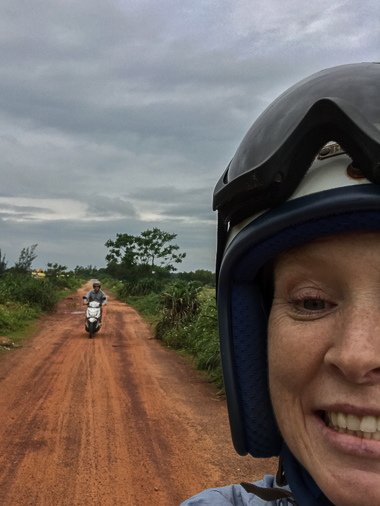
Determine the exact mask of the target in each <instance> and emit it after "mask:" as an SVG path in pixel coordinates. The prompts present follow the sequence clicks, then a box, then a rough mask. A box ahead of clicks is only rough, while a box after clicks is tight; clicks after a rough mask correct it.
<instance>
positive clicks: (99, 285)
mask: <svg viewBox="0 0 380 506" xmlns="http://www.w3.org/2000/svg"><path fill="white" fill-rule="evenodd" d="M96 286H98V287H99V288H101V287H102V284H101V282H100V281H94V282H93V283H92V288H95V287H96Z"/></svg>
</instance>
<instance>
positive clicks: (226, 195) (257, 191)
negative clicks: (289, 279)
mask: <svg viewBox="0 0 380 506" xmlns="http://www.w3.org/2000/svg"><path fill="white" fill-rule="evenodd" d="M379 183H380V64H378V63H360V64H351V65H343V66H339V67H334V68H331V69H327V70H324V71H322V72H319V73H317V74H315V75H313V76H311V77H309V78H307V79H305V80H303V81H301V82H300V83H298V84H296V85H295V86H293V87H292V88H290V89H289V90H288V91H286V92H285V93H284V94H282V95H281V96H280V97H279V98H278V99H277V100H275V101H274V102H273V104H272V105H270V106H269V107H268V108H267V109H266V111H264V113H263V114H262V115H261V116H260V117H259V118H258V120H257V121H256V122H255V123H254V124H253V126H252V127H251V128H250V130H249V131H248V133H247V135H246V136H245V138H244V139H243V141H242V143H241V145H240V146H239V148H238V150H237V152H236V154H235V156H234V158H233V159H232V161H231V162H230V164H229V166H228V167H227V169H226V171H225V172H224V174H223V176H222V177H221V179H220V180H219V182H218V184H217V185H216V188H215V192H214V209H216V210H217V211H218V222H219V223H218V251H217V276H218V279H217V281H218V315H219V316H218V317H219V329H220V345H221V354H222V365H223V376H224V382H225V389H226V396H227V404H228V411H229V418H230V425H231V432H232V438H233V442H234V445H235V449H236V451H237V452H238V453H240V454H241V455H245V454H246V453H250V454H252V455H253V456H254V457H270V456H274V455H278V454H279V452H280V449H281V444H282V439H281V436H280V434H279V431H278V429H277V424H276V421H275V418H274V415H273V411H272V408H271V401H270V395H269V389H268V378H267V377H268V370H267V356H266V348H267V321H268V314H269V311H270V304H271V296H272V294H271V293H270V290H271V286H270V283H268V280H267V279H266V270H267V269H266V267H265V266H267V265H268V262H270V260H271V259H272V258H274V257H275V256H276V255H278V254H279V253H281V252H282V251H284V250H286V249H290V248H292V247H295V246H297V245H299V244H302V243H305V242H308V241H311V240H313V239H316V238H318V237H321V236H326V235H331V234H336V233H342V232H349V231H357V230H380V186H379ZM286 358H287V359H289V358H291V357H284V359H286Z"/></svg>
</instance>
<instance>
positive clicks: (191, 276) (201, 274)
mask: <svg viewBox="0 0 380 506" xmlns="http://www.w3.org/2000/svg"><path fill="white" fill-rule="evenodd" d="M175 276H176V277H177V278H178V279H183V280H185V281H200V282H201V283H202V285H208V286H215V273H213V272H211V271H206V270H204V269H197V270H196V271H195V272H193V271H190V272H179V273H178V274H175Z"/></svg>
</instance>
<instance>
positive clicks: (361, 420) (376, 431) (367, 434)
mask: <svg viewBox="0 0 380 506" xmlns="http://www.w3.org/2000/svg"><path fill="white" fill-rule="evenodd" d="M326 415H327V425H328V426H329V427H330V428H331V429H334V430H336V431H338V432H342V433H344V434H351V435H353V436H358V437H361V438H364V439H375V440H376V441H380V417H375V416H363V417H358V416H355V415H345V414H344V413H334V412H331V411H329V412H327V413H326Z"/></svg>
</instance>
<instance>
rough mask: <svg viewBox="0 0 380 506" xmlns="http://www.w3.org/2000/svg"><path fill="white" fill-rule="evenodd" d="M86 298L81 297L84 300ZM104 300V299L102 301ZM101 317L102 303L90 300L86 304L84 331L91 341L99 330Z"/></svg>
mask: <svg viewBox="0 0 380 506" xmlns="http://www.w3.org/2000/svg"><path fill="white" fill-rule="evenodd" d="M85 298H86V297H83V299H85ZM104 300H105V299H104ZM101 315H102V303H101V302H97V301H96V300H92V301H91V302H89V303H88V308H87V311H86V323H85V327H84V328H85V330H86V332H88V334H89V336H88V337H89V338H90V339H92V338H93V337H94V334H95V333H96V332H98V331H99V330H100V327H101V322H100V317H101Z"/></svg>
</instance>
